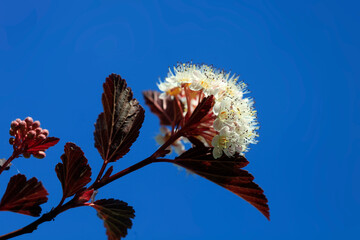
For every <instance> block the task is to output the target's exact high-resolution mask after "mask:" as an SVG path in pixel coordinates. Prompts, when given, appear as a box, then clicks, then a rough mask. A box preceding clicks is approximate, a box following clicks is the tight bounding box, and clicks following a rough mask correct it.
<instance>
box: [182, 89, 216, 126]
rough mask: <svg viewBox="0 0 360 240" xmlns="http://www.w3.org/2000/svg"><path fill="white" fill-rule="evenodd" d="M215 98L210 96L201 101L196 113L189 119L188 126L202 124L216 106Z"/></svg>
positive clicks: (195, 110)
mask: <svg viewBox="0 0 360 240" xmlns="http://www.w3.org/2000/svg"><path fill="white" fill-rule="evenodd" d="M214 103H215V101H214V96H213V95H210V96H208V97H205V98H203V99H202V100H201V102H200V103H199V105H197V107H196V108H195V109H194V112H193V113H192V114H191V116H190V117H189V119H187V121H186V124H187V125H188V126H191V125H194V124H196V125H197V124H199V123H201V122H202V120H203V119H204V117H205V116H206V115H208V114H209V112H210V110H211V108H212V107H213V106H214Z"/></svg>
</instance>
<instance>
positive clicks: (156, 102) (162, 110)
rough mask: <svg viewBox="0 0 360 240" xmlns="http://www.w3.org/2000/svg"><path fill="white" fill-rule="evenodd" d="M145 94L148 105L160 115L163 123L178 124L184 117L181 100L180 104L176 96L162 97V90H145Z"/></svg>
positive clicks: (153, 111)
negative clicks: (160, 96) (172, 97)
mask: <svg viewBox="0 0 360 240" xmlns="http://www.w3.org/2000/svg"><path fill="white" fill-rule="evenodd" d="M143 95H144V99H145V103H146V105H148V106H149V108H150V111H151V112H152V113H154V114H155V115H157V116H158V117H159V119H160V124H161V125H168V126H172V125H173V124H174V126H176V125H178V123H179V122H180V120H181V119H182V117H183V114H182V111H181V110H180V106H179V104H181V103H180V102H179V104H178V103H177V102H176V100H175V98H174V99H171V97H169V96H167V97H166V98H165V99H160V98H159V95H160V92H158V91H151V90H149V91H145V92H143ZM181 107H182V106H181Z"/></svg>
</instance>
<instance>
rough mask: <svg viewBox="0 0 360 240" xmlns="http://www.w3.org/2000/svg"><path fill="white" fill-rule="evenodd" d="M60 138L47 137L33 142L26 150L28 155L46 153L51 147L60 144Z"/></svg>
mask: <svg viewBox="0 0 360 240" xmlns="http://www.w3.org/2000/svg"><path fill="white" fill-rule="evenodd" d="M59 140H60V139H59V138H56V137H47V138H46V139H44V140H41V139H38V140H35V141H31V142H30V144H29V145H28V146H27V148H26V149H25V151H26V152H28V153H33V152H35V153H36V152H38V151H45V150H46V149H48V148H49V147H52V146H54V145H56V144H57V143H58V142H59Z"/></svg>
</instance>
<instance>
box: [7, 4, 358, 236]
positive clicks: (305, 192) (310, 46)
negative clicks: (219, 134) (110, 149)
mask: <svg viewBox="0 0 360 240" xmlns="http://www.w3.org/2000/svg"><path fill="white" fill-rule="evenodd" d="M359 23H360V15H359V4H358V3H357V1H330V0H328V1H316V0H314V1H256V0H251V1H250V0H249V1H216V0H214V1H201V0H199V1H190V0H188V1H185V0H182V1H165V0H147V1H138V0H133V1H120V0H116V1H115V0H113V1H110V0H109V1H104V0H97V1H94V0H91V1H90V0H88V1H76V0H74V1H51V0H44V1H27V0H24V1H16V0H13V1H5V0H4V1H3V0H0V81H1V90H0V109H1V118H0V139H1V144H0V154H1V156H0V158H2V157H6V158H7V157H8V156H10V154H11V146H10V145H9V144H8V138H9V135H8V129H9V127H10V122H11V121H12V120H14V119H16V118H18V117H20V118H22V119H23V118H25V117H27V116H32V117H33V118H34V119H36V120H40V121H41V123H42V126H43V127H44V128H47V129H49V131H50V135H51V136H55V137H59V138H60V139H61V141H60V143H59V144H58V145H57V146H56V147H53V148H51V149H50V150H49V151H47V158H46V159H42V160H39V159H34V158H31V159H23V158H21V159H17V160H15V162H14V167H12V169H11V170H10V171H7V172H4V173H3V174H2V175H1V177H0V194H2V193H3V192H4V190H5V188H6V184H7V181H8V179H9V177H10V176H11V175H14V174H16V173H17V170H16V169H18V170H19V171H20V172H21V173H23V174H25V175H26V176H28V177H33V176H36V177H37V178H38V179H39V180H41V181H43V183H44V185H45V187H46V188H47V189H48V191H49V193H50V196H49V202H48V203H47V204H45V205H43V209H44V211H49V210H50V209H51V207H53V206H55V205H56V204H57V203H58V201H59V200H60V197H61V185H60V183H59V181H58V179H57V177H56V174H55V172H54V168H55V165H56V164H57V163H58V162H59V161H60V158H59V157H60V155H61V154H62V152H63V146H64V144H65V143H66V142H68V141H72V142H74V143H76V144H77V145H79V146H80V147H81V148H82V149H83V150H84V152H85V155H86V157H87V158H88V159H89V161H90V164H91V166H92V168H93V172H97V171H98V170H99V168H100V165H101V163H102V160H101V158H100V155H99V154H98V152H97V150H96V149H95V148H94V147H93V145H94V140H93V131H94V123H95V121H96V118H97V116H98V114H99V113H100V112H101V111H102V105H101V100H100V98H101V93H102V83H103V82H104V80H105V78H106V77H107V76H108V75H109V74H110V73H118V74H120V75H121V76H122V77H124V78H125V79H126V80H127V82H128V85H129V86H130V87H131V88H132V89H133V91H134V95H135V97H136V98H137V99H139V101H140V103H141V104H142V105H144V101H143V98H142V95H141V92H142V91H144V90H147V89H156V83H157V82H158V79H159V77H160V78H164V77H165V76H166V73H167V70H168V67H169V66H172V65H174V64H176V63H177V62H178V61H191V60H192V61H193V62H194V63H207V64H214V66H216V67H219V68H224V69H225V70H228V71H232V72H234V73H237V74H240V76H241V77H240V79H242V80H244V81H245V82H246V83H248V85H249V89H250V90H251V94H250V95H249V96H252V97H254V99H255V101H256V105H255V106H256V109H257V110H258V117H259V121H260V124H261V129H260V138H259V144H257V145H255V146H252V149H251V151H250V152H249V153H248V154H247V155H246V156H247V158H248V160H249V161H250V165H249V166H248V167H247V168H246V169H248V170H249V171H250V172H251V173H252V174H253V175H254V176H255V181H256V182H257V183H258V184H259V185H260V186H261V187H262V188H263V189H264V190H265V194H266V196H267V197H268V199H269V205H270V210H271V221H270V222H269V221H267V220H266V219H265V217H263V216H262V215H261V214H260V213H259V212H258V211H257V210H256V209H255V208H254V207H252V206H251V205H250V204H248V203H247V202H245V201H244V200H242V199H240V198H239V197H237V196H235V195H234V194H232V193H230V192H229V191H227V190H225V189H222V188H221V187H219V186H217V185H215V184H213V183H211V182H208V181H206V180H205V179H202V178H201V177H198V176H191V175H190V176H189V175H187V174H186V172H185V171H179V170H178V169H177V168H176V167H175V166H172V165H170V164H166V163H160V164H154V165H151V166H147V167H145V168H144V169H142V170H140V171H138V172H135V173H132V174H130V175H128V176H126V177H124V178H122V179H121V180H119V181H117V182H114V183H113V184H111V185H109V186H107V187H105V188H104V189H102V190H101V192H100V193H99V194H98V199H100V198H110V197H114V198H118V199H121V200H124V201H126V202H128V203H129V204H130V205H132V206H134V208H135V210H136V218H135V219H134V221H133V223H134V225H133V228H132V229H131V230H130V231H129V235H128V237H127V239H129V240H137V239H139V240H140V239H141V240H142V239H147V240H168V239H172V240H185V239H186V240H192V239H194V240H200V239H207V240H212V239H214V240H219V239H226V240H233V239H284V240H285V239H286V240H288V239H319V238H321V239H359V236H360V233H359V229H360V221H359V214H360V188H359V183H360V174H359V172H360V161H359V154H358V150H359V147H360V134H359V133H360V118H359V106H360V94H359V85H360V84H359V77H360V68H359V63H360V62H359V56H360V47H359V43H360V34H359V27H360V26H359V25H360V24H359ZM145 109H146V117H145V122H144V124H143V127H142V129H141V134H140V136H139V138H138V141H137V142H136V143H135V144H134V145H133V147H132V149H131V151H130V153H129V154H128V155H127V156H126V157H125V158H124V159H121V160H119V161H118V162H117V163H116V164H115V168H116V169H117V170H121V169H123V168H125V167H127V166H130V165H132V164H134V163H136V162H138V161H140V160H142V159H143V158H145V157H147V156H149V155H150V154H151V153H153V152H154V150H155V149H156V148H157V146H156V144H155V141H154V136H155V135H156V134H157V133H158V132H159V131H158V126H159V121H158V119H157V118H156V117H155V116H153V115H152V114H151V113H150V111H149V110H148V108H147V107H145ZM33 220H34V219H33V218H32V217H28V216H23V215H20V214H15V213H6V212H1V213H0V234H4V233H7V232H9V231H13V230H15V229H17V228H20V227H22V226H24V225H25V224H27V223H30V222H31V221H33ZM18 239H26V240H31V239H34V240H35V239H36V240H38V239H52V240H56V239H106V236H105V229H104V227H103V223H102V221H101V220H100V219H99V218H98V217H97V216H96V212H95V210H94V209H92V208H79V209H75V210H71V211H68V212H65V213H64V214H61V215H60V216H58V217H57V218H56V219H55V221H54V222H50V223H44V224H42V225H40V227H39V229H38V230H37V231H35V232H34V233H33V234H30V235H24V236H22V237H19V238H18Z"/></svg>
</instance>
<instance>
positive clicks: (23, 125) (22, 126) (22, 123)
mask: <svg viewBox="0 0 360 240" xmlns="http://www.w3.org/2000/svg"><path fill="white" fill-rule="evenodd" d="M19 127H20V129H21V130H25V128H26V122H25V121H20V122H19Z"/></svg>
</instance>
